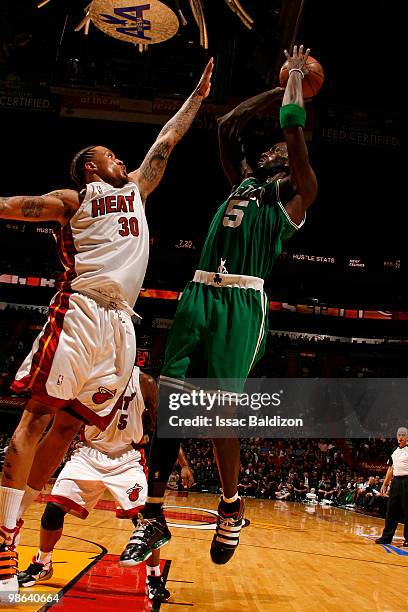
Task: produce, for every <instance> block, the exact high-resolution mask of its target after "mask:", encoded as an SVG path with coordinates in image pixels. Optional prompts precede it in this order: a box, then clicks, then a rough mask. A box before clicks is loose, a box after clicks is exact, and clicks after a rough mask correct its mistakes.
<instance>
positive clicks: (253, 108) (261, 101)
mask: <svg viewBox="0 0 408 612" xmlns="http://www.w3.org/2000/svg"><path fill="white" fill-rule="evenodd" d="M283 92H284V90H283V89H282V87H275V89H272V90H270V91H265V92H264V93H261V94H259V95H258V96H254V97H253V98H249V99H248V100H245V102H241V104H239V105H238V106H237V107H236V108H234V109H233V110H232V111H230V112H229V113H227V114H226V115H224V116H223V117H221V118H220V119H219V120H218V143H219V147H220V157H221V163H222V167H223V169H224V172H225V175H226V176H227V178H228V180H229V182H230V183H231V185H236V184H237V183H240V182H241V181H242V180H243V179H244V178H245V177H246V176H249V175H250V174H252V168H251V167H250V165H249V164H248V161H247V159H246V154H245V149H244V145H243V142H242V139H241V132H242V130H243V128H244V127H245V125H246V124H247V123H248V121H249V120H250V119H252V117H254V116H255V115H258V114H262V113H263V112H265V111H266V110H270V109H272V108H273V107H274V106H276V105H277V104H278V103H280V102H281V100H282V96H283Z"/></svg>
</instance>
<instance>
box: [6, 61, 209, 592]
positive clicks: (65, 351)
mask: <svg viewBox="0 0 408 612" xmlns="http://www.w3.org/2000/svg"><path fill="white" fill-rule="evenodd" d="M212 67H213V61H212V60H210V61H209V63H208V64H207V67H206V69H205V70H204V72H203V75H202V77H201V79H200V82H199V83H198V85H197V87H196V88H195V90H194V91H193V93H192V94H191V96H190V97H189V98H188V99H187V101H186V102H185V103H184V105H183V106H182V107H181V109H180V110H179V111H178V112H177V113H176V115H175V116H174V117H173V118H172V119H171V120H170V121H169V122H168V123H167V124H166V125H165V126H164V127H163V129H162V130H161V132H160V133H159V136H158V138H157V140H156V142H155V143H154V144H153V146H152V147H151V149H150V150H149V152H148V153H147V155H146V157H145V159H144V160H143V162H142V164H141V166H140V167H139V168H138V169H136V170H134V171H133V172H130V173H128V172H127V170H126V167H125V165H124V163H123V162H122V161H121V160H120V159H119V158H118V157H116V155H115V154H114V153H113V152H112V151H111V150H109V149H108V148H106V147H103V146H91V147H87V148H86V149H83V150H82V151H80V152H79V153H78V154H77V155H76V156H75V157H74V159H73V161H72V166H71V176H72V178H73V179H74V180H75V181H76V182H77V183H78V191H74V190H71V189H62V190H59V191H53V192H51V193H48V194H46V195H43V196H14V197H6V198H0V218H3V219H15V220H20V221H35V222H41V221H57V222H59V223H60V224H61V231H60V232H59V235H58V246H59V253H60V257H61V261H62V263H63V265H64V268H65V272H64V274H63V275H62V277H61V279H60V283H59V291H58V293H57V294H56V295H55V297H54V298H53V300H52V302H51V305H50V308H49V318H48V322H47V323H46V325H45V326H44V328H43V331H42V332H41V333H40V334H39V336H38V337H37V339H36V340H35V342H34V345H33V348H32V351H31V353H30V355H28V357H27V358H26V360H25V361H24V363H23V364H22V366H21V367H20V369H19V371H18V372H17V375H16V378H15V381H14V383H13V385H12V388H13V390H14V391H17V392H18V391H23V390H29V391H30V393H31V399H30V400H29V401H28V403H27V405H26V407H25V410H24V413H23V416H22V418H21V420H20V423H19V424H18V426H17V429H16V431H15V433H14V435H13V437H12V439H11V441H10V444H9V446H8V450H7V455H6V457H5V461H4V469H3V475H2V486H1V487H0V599H1V598H2V597H3V598H4V599H5V600H6V601H7V599H8V594H9V593H12V592H15V591H16V590H17V588H18V585H17V575H16V574H17V555H16V552H15V550H14V544H15V538H16V536H17V534H18V526H17V515H18V512H19V507H20V504H21V500H22V497H23V495H24V487H25V486H26V484H27V478H28V475H29V472H30V468H31V466H32V463H33V458H34V453H35V451H36V446H37V443H38V441H39V439H40V437H41V435H42V434H43V432H44V429H45V427H46V426H47V424H48V423H49V419H50V414H53V413H55V412H56V411H58V410H60V409H69V410H70V412H71V415H72V414H73V415H74V416H75V417H79V418H82V419H83V420H84V421H85V422H89V423H92V424H94V425H96V426H97V427H98V428H100V429H102V430H103V429H105V428H106V427H107V425H108V424H109V422H110V421H111V420H112V418H113V416H114V414H115V411H116V410H117V406H118V401H120V400H121V395H122V393H123V391H124V389H125V388H126V385H127V383H128V381H129V379H130V376H131V373H132V367H133V358H134V355H135V348H136V347H135V334H134V328H133V324H132V321H131V315H132V314H133V310H132V307H133V304H134V302H135V300H136V298H137V296H138V293H139V290H140V287H141V285H142V282H143V279H144V275H145V271H146V266H147V260H148V252H149V233H148V227H147V222H146V217H145V212H144V204H145V201H146V198H147V196H148V195H149V194H150V193H151V192H152V191H153V190H154V189H155V188H156V187H157V185H158V184H159V182H160V180H161V178H162V176H163V173H164V171H165V168H166V165H167V161H168V158H169V155H170V153H171V151H172V150H173V148H174V146H175V145H176V144H177V143H178V142H179V140H180V139H181V138H182V137H183V135H184V134H185V133H186V131H187V130H188V128H189V127H190V125H191V123H192V121H193V119H194V117H195V115H196V114H197V112H198V110H199V108H200V106H201V103H202V101H203V100H204V98H206V97H207V96H208V93H209V91H210V85H211V82H210V79H211V73H212ZM51 435H52V431H51ZM58 443H59V439H58V438H57V439H55V445H54V449H53V452H54V454H57V455H58V454H59V457H58V459H59V461H58V463H59V462H60V461H61V459H62V457H63V454H64V452H65V450H66V449H65V448H61V447H58ZM2 593H4V596H3V595H2Z"/></svg>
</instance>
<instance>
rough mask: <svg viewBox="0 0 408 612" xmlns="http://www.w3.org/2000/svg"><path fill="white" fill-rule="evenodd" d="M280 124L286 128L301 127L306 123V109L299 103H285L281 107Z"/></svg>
mask: <svg viewBox="0 0 408 612" xmlns="http://www.w3.org/2000/svg"><path fill="white" fill-rule="evenodd" d="M279 115H280V126H281V128H282V129H283V130H284V129H285V128H291V127H301V128H304V127H305V125H306V111H305V109H304V108H302V107H301V106H299V105H298V104H285V106H281V108H280V113H279Z"/></svg>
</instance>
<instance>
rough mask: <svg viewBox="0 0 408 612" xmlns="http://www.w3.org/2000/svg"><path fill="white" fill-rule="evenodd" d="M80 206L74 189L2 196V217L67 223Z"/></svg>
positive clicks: (0, 214)
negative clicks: (30, 194) (29, 194)
mask: <svg viewBox="0 0 408 612" xmlns="http://www.w3.org/2000/svg"><path fill="white" fill-rule="evenodd" d="M78 207H79V198H78V193H77V192H76V191H74V190H72V189H61V190H60V191H51V192H50V193H46V194H44V195H41V196H11V197H9V198H0V218H1V219H12V220H13V221H37V222H41V221H58V222H59V223H61V225H65V223H67V221H68V220H69V219H70V218H71V217H72V216H73V215H74V214H75V212H76V210H78Z"/></svg>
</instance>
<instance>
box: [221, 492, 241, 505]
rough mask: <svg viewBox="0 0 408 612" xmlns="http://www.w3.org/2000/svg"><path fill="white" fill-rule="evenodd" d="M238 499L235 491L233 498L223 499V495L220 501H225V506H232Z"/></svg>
mask: <svg viewBox="0 0 408 612" xmlns="http://www.w3.org/2000/svg"><path fill="white" fill-rule="evenodd" d="M238 497H239V495H238V491H237V492H236V493H235V495H234V496H233V497H225V495H223V496H222V499H223V500H224V501H225V503H226V504H233V503H234V501H237V499H238Z"/></svg>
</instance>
